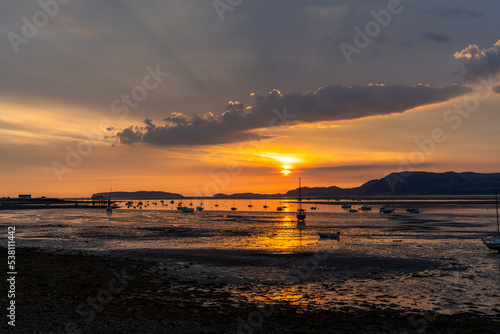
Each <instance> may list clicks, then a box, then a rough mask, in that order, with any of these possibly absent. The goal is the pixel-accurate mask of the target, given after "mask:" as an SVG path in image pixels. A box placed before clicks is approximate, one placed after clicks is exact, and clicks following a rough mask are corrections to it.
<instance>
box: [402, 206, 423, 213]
mask: <svg viewBox="0 0 500 334" xmlns="http://www.w3.org/2000/svg"><path fill="white" fill-rule="evenodd" d="M406 211H407V212H409V213H421V212H422V210H420V209H419V208H417V207H414V208H411V209H406Z"/></svg>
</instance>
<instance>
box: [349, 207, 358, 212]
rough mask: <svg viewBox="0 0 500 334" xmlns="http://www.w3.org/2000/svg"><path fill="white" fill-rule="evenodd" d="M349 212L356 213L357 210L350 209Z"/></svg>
mask: <svg viewBox="0 0 500 334" xmlns="http://www.w3.org/2000/svg"><path fill="white" fill-rule="evenodd" d="M349 212H358V209H355V208H352V209H349Z"/></svg>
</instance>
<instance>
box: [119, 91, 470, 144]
mask: <svg viewBox="0 0 500 334" xmlns="http://www.w3.org/2000/svg"><path fill="white" fill-rule="evenodd" d="M468 91H469V88H467V87H465V86H458V85H451V86H446V87H442V88H435V87H430V86H426V85H414V86H402V85H369V86H351V87H345V86H340V85H334V86H329V87H324V88H323V87H322V88H319V89H318V90H316V91H315V92H307V93H304V94H303V93H293V94H282V93H281V92H279V91H278V90H273V91H272V92H270V93H269V94H268V95H266V96H261V95H256V96H255V101H254V103H253V105H252V106H251V107H246V106H244V105H243V104H241V103H238V102H230V103H229V104H228V106H227V107H226V110H225V112H224V113H222V114H221V115H220V116H214V115H213V114H212V113H205V114H202V115H195V116H187V115H184V114H182V113H172V114H170V115H169V116H168V117H166V118H165V119H164V122H165V124H163V125H157V124H154V123H153V122H152V121H151V120H149V119H146V120H145V121H144V123H145V125H144V126H140V127H138V126H136V127H130V128H127V129H125V130H123V131H121V132H119V133H118V134H117V137H118V138H119V139H120V142H121V143H123V144H135V143H146V144H151V145H161V146H178V145H210V144H221V143H231V142H238V141H243V140H245V139H247V138H248V137H249V133H248V132H249V131H251V130H255V129H261V128H267V130H268V131H266V132H265V136H264V137H269V136H272V131H269V130H270V129H272V128H273V127H274V126H280V125H286V124H299V123H312V122H318V121H337V120H349V119H356V118H361V117H367V116H375V115H388V114H392V113H402V112H404V111H406V110H409V109H413V108H416V107H419V106H423V105H427V104H432V103H437V102H443V101H446V100H449V99H451V98H453V97H456V96H460V95H463V94H465V93H467V92H468Z"/></svg>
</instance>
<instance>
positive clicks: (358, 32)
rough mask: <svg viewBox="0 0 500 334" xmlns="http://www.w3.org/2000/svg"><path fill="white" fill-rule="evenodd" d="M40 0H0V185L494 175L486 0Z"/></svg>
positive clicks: (190, 189) (222, 187) (499, 44)
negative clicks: (401, 173) (417, 173)
mask: <svg viewBox="0 0 500 334" xmlns="http://www.w3.org/2000/svg"><path fill="white" fill-rule="evenodd" d="M41 3H46V4H47V5H46V6H41V5H40V4H39V3H38V2H37V1H30V2H28V1H8V2H5V1H4V2H2V3H1V4H0V32H1V35H2V38H1V40H0V46H1V53H0V140H1V142H0V143H1V144H0V156H1V159H0V171H1V173H0V197H2V196H11V197H14V196H16V197H17V195H18V194H21V193H31V194H32V195H33V196H34V197H38V196H54V197H69V196H82V197H83V196H90V195H91V194H92V193H95V192H102V191H108V190H109V188H110V187H112V188H113V190H114V191H137V190H163V191H170V192H178V193H181V192H182V193H183V194H184V195H200V194H201V193H203V194H204V195H212V194H213V193H235V192H260V193H276V192H285V191H287V190H291V189H294V188H296V187H297V186H298V177H299V176H301V177H302V180H303V186H309V187H314V186H332V185H336V186H340V187H354V186H359V185H361V184H362V183H364V182H366V181H368V180H370V179H378V178H381V177H383V176H385V175H386V174H388V173H391V172H395V171H398V170H400V171H402V170H412V169H413V170H425V171H433V172H445V171H451V170H452V171H456V172H464V171H474V172H500V168H499V167H500V148H499V143H500V131H499V124H500V94H499V93H500V76H499V74H500V21H499V20H498V17H499V14H500V2H498V1H494V0H491V1H476V2H472V1H465V0H444V1H423V0H419V1H410V0H401V2H400V3H399V2H397V1H394V0H391V1H367V0H366V1H352V0H345V1H331V0H323V1H320V0H314V1H298V0H290V1H273V0H271V1H269V0H266V1H263V0H257V1H256V0H253V1H250V0H242V1H236V0H232V1H228V0H216V1H212V0H205V1H193V0H173V1H159V0H158V1H132V0H128V1H126V0H124V1H85V0H83V1H68V0H64V1H63V0H60V2H57V1H56V0H45V1H41ZM43 7H45V8H43Z"/></svg>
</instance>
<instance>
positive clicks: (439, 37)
mask: <svg viewBox="0 0 500 334" xmlns="http://www.w3.org/2000/svg"><path fill="white" fill-rule="evenodd" d="M421 35H422V37H423V38H425V39H428V40H431V41H433V42H438V43H446V42H449V41H450V39H451V38H450V36H447V35H443V34H436V33H433V32H429V31H424V32H423V33H421Z"/></svg>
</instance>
